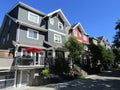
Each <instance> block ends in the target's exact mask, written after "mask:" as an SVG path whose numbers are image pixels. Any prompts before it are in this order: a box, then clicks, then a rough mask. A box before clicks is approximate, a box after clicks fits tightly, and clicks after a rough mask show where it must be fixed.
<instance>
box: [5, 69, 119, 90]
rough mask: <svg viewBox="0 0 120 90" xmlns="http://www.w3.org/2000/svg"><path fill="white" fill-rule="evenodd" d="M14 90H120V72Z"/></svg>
mask: <svg viewBox="0 0 120 90" xmlns="http://www.w3.org/2000/svg"><path fill="white" fill-rule="evenodd" d="M6 90H7V89H6ZM9 90H10V89H9ZM12 90H120V70H115V71H112V72H105V73H102V74H100V75H90V76H88V77H86V78H81V79H77V80H73V81H69V82H65V83H58V84H48V85H45V86H39V87H22V88H17V89H12Z"/></svg>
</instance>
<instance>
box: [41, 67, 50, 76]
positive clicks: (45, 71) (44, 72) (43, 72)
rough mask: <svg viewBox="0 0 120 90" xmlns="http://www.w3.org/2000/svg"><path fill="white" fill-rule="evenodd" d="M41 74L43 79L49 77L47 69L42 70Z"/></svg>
mask: <svg viewBox="0 0 120 90" xmlns="http://www.w3.org/2000/svg"><path fill="white" fill-rule="evenodd" d="M41 74H42V75H43V76H45V77H47V76H48V75H49V70H48V69H44V70H42V72H41Z"/></svg>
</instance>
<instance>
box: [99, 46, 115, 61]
mask: <svg viewBox="0 0 120 90" xmlns="http://www.w3.org/2000/svg"><path fill="white" fill-rule="evenodd" d="M98 48H99V50H100V60H101V62H102V63H111V62H112V61H113V60H114V59H115V55H114V53H113V51H112V50H111V49H106V48H105V47H103V46H102V45H98Z"/></svg>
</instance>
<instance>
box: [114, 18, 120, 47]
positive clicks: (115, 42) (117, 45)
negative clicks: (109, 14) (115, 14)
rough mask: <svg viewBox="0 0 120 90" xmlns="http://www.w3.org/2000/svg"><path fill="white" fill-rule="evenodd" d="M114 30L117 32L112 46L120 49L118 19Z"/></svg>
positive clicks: (119, 21) (119, 24) (119, 22)
mask: <svg viewBox="0 0 120 90" xmlns="http://www.w3.org/2000/svg"><path fill="white" fill-rule="evenodd" d="M115 29H116V30H118V31H117V32H116V34H115V36H114V37H113V38H114V41H113V45H114V46H116V47H117V48H119V47H120V18H119V19H118V21H117V22H116V26H115Z"/></svg>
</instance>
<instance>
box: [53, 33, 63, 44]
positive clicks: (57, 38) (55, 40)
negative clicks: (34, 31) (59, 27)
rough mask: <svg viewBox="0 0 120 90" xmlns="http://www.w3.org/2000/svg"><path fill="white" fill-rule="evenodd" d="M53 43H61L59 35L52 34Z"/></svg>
mask: <svg viewBox="0 0 120 90" xmlns="http://www.w3.org/2000/svg"><path fill="white" fill-rule="evenodd" d="M54 42H55V43H62V37H61V35H58V34H54Z"/></svg>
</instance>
